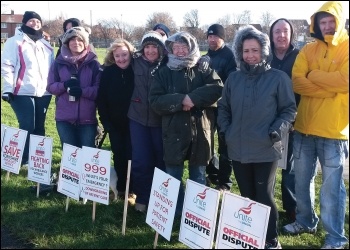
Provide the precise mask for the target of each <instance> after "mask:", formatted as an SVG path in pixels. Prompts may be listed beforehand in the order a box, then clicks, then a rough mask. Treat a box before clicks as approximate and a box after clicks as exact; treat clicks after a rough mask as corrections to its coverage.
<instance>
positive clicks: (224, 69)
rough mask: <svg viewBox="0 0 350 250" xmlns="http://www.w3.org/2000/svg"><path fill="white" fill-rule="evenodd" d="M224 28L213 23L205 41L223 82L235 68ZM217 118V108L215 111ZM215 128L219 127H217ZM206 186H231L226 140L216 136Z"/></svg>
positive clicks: (218, 187) (215, 68) (219, 187)
mask: <svg viewBox="0 0 350 250" xmlns="http://www.w3.org/2000/svg"><path fill="white" fill-rule="evenodd" d="M224 38H225V29H224V27H223V26H222V25H220V24H213V25H211V26H210V27H209V28H208V31H207V42H208V45H209V49H208V53H207V54H206V56H208V57H209V58H210V67H211V68H212V69H214V70H215V71H216V73H218V75H219V76H220V78H221V80H222V82H223V83H225V81H226V79H227V77H228V76H229V74H230V73H231V72H233V71H235V70H236V67H237V65H236V62H235V57H234V56H233V52H232V50H231V49H230V48H229V47H227V46H226V44H225V41H224ZM215 114H216V118H217V110H216V112H215ZM217 129H219V128H218V127H217ZM206 173H207V186H210V185H211V184H213V185H216V186H215V188H216V189H217V190H220V191H225V190H230V189H231V187H232V179H231V174H232V162H231V161H230V159H229V158H228V157H227V145H226V142H225V141H224V140H223V139H222V138H220V137H218V154H216V153H215V154H214V157H213V159H212V160H211V161H210V163H209V164H208V166H207V168H206Z"/></svg>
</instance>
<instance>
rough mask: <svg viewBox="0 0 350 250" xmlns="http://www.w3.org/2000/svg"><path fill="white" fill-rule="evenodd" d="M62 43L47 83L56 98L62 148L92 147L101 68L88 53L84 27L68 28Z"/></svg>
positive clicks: (94, 55)
mask: <svg viewBox="0 0 350 250" xmlns="http://www.w3.org/2000/svg"><path fill="white" fill-rule="evenodd" d="M62 43H63V45H62V47H61V54H60V55H58V57H57V58H56V60H55V62H54V65H53V66H52V67H51V68H50V72H49V77H48V80H47V91H49V92H50V93H51V94H53V95H55V96H56V102H55V104H56V113H55V120H56V128H57V132H58V135H59V137H60V140H61V145H62V146H63V145H64V144H65V143H66V144H70V145H72V146H75V147H80V148H81V147H83V146H86V147H95V146H96V145H95V136H96V131H97V125H98V120H97V117H96V110H97V106H96V99H97V94H98V88H99V83H100V77H101V72H102V70H101V65H100V63H99V62H98V60H97V55H96V54H95V53H94V52H93V51H91V50H90V45H89V34H88V33H87V32H86V30H85V28H84V27H81V26H77V27H72V28H70V29H68V30H67V31H66V33H64V35H63V37H62Z"/></svg>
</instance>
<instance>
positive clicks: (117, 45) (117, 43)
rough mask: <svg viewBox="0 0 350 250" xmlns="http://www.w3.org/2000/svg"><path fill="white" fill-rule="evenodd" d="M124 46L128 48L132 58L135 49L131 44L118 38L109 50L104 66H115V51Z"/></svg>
mask: <svg viewBox="0 0 350 250" xmlns="http://www.w3.org/2000/svg"><path fill="white" fill-rule="evenodd" d="M124 46H125V47H127V48H128V50H129V52H130V56H131V57H132V55H133V53H134V52H135V47H134V46H133V45H132V44H131V43H129V42H128V41H127V40H125V39H122V38H118V39H117V40H115V41H114V42H113V43H112V44H111V46H110V47H109V48H108V49H107V55H106V57H105V59H104V65H105V66H110V65H112V64H115V60H114V56H113V51H115V50H116V49H117V48H120V47H124Z"/></svg>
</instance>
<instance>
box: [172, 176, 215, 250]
mask: <svg viewBox="0 0 350 250" xmlns="http://www.w3.org/2000/svg"><path fill="white" fill-rule="evenodd" d="M219 197H220V192H219V191H218V190H215V189H212V188H209V187H207V186H205V185H202V184H199V183H197V182H194V181H191V180H187V183H186V193H185V200H184V206H183V210H182V217H181V226H180V232H179V241H180V242H182V243H184V244H185V245H187V246H189V247H191V248H196V249H197V248H204V249H212V247H213V240H214V233H215V225H216V217H217V210H218V206H219Z"/></svg>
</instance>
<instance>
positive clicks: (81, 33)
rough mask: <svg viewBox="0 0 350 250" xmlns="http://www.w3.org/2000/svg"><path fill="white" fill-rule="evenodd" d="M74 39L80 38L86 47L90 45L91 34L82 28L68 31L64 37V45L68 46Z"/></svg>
mask: <svg viewBox="0 0 350 250" xmlns="http://www.w3.org/2000/svg"><path fill="white" fill-rule="evenodd" d="M74 37H78V38H79V39H80V40H81V41H82V42H83V43H84V45H85V47H87V46H88V45H89V33H87V32H86V29H85V28H84V27H81V26H78V27H73V28H70V29H69V30H67V31H66V33H64V35H63V37H62V44H63V45H66V46H68V43H69V41H70V40H71V39H72V38H74Z"/></svg>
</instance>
